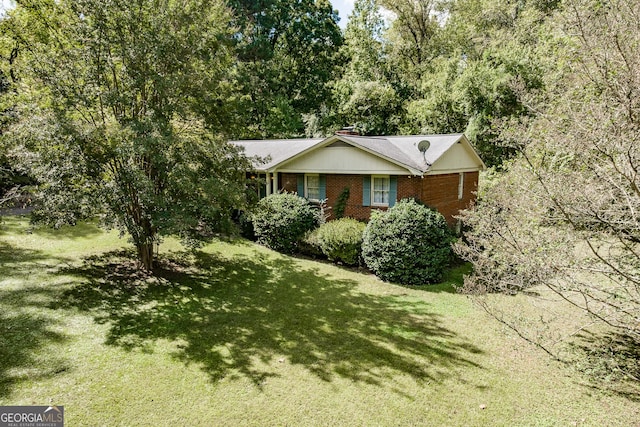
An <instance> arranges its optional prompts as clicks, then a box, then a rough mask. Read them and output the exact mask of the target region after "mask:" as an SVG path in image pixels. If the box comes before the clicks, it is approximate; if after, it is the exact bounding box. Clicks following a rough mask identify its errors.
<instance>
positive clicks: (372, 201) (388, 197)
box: [371, 175, 391, 207]
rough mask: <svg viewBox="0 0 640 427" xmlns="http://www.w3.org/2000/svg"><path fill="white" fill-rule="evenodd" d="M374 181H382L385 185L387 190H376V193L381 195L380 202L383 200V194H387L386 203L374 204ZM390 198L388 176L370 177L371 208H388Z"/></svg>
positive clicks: (389, 180)
mask: <svg viewBox="0 0 640 427" xmlns="http://www.w3.org/2000/svg"><path fill="white" fill-rule="evenodd" d="M376 179H384V180H386V183H387V186H386V187H387V188H386V190H385V189H382V190H377V191H378V192H382V193H383V197H382V200H384V193H385V192H386V194H387V202H386V203H385V202H376V201H375V199H376V185H375V183H376ZM390 197H391V177H390V176H389V175H371V206H387V207H388V206H389V200H390Z"/></svg>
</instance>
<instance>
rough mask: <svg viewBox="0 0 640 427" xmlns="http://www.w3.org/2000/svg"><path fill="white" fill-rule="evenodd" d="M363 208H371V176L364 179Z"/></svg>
mask: <svg viewBox="0 0 640 427" xmlns="http://www.w3.org/2000/svg"><path fill="white" fill-rule="evenodd" d="M362 206H371V176H370V175H365V176H364V177H363V178H362Z"/></svg>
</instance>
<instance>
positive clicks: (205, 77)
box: [4, 0, 249, 269]
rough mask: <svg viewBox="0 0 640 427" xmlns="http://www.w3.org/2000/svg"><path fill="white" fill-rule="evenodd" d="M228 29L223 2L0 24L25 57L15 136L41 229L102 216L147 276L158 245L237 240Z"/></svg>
mask: <svg viewBox="0 0 640 427" xmlns="http://www.w3.org/2000/svg"><path fill="white" fill-rule="evenodd" d="M229 20H230V16H229V12H228V10H227V9H226V7H225V6H224V5H223V4H222V3H221V2H219V1H213V2H210V1H200V0H189V1H186V2H180V3H176V2H173V1H169V0H163V1H160V2H156V1H149V0H141V1H137V2H134V3H132V2H126V1H115V2H110V3H105V2H103V1H100V0H83V1H79V2H67V1H61V2H40V1H36V2H33V4H31V3H30V4H29V7H23V6H22V4H18V7H17V8H16V9H15V10H14V11H13V12H12V13H11V14H10V17H9V18H8V19H7V20H6V21H5V22H4V23H5V24H6V25H7V28H8V29H9V34H10V35H11V37H13V39H14V40H15V42H16V43H18V44H19V47H20V52H23V55H21V56H19V58H18V60H17V61H16V72H17V74H18V75H19V76H21V78H22V81H23V83H24V84H22V85H20V90H21V93H20V96H21V103H20V105H19V107H18V114H19V122H18V123H17V124H16V125H14V126H13V127H12V128H11V132H10V134H11V135H10V136H11V138H12V139H13V141H14V142H15V143H16V145H18V146H21V147H22V148H23V150H24V153H25V154H24V155H23V156H22V160H23V161H24V163H25V165H26V166H28V167H29V170H30V172H31V173H32V174H33V175H34V176H35V178H37V180H38V181H39V183H40V185H39V188H38V190H39V195H40V207H41V209H40V211H39V215H38V217H39V218H40V219H42V220H44V221H45V222H47V223H51V224H53V225H61V224H62V223H75V222H76V221H77V220H78V219H81V218H85V217H87V216H91V215H96V214H99V215H100V216H101V217H102V219H103V220H104V222H105V224H106V225H107V226H109V227H116V228H118V229H119V230H121V232H122V233H123V234H124V233H126V234H128V235H129V236H130V237H131V239H132V240H133V242H134V243H135V245H136V247H137V248H138V251H139V256H140V260H141V263H142V265H144V267H145V268H147V269H151V268H152V265H153V258H154V253H153V248H154V244H156V243H158V242H159V240H160V238H161V236H165V235H169V234H175V235H179V236H180V237H182V238H183V240H184V241H185V242H186V243H188V244H195V243H196V242H198V241H200V240H206V239H208V238H210V237H211V236H212V235H213V233H214V232H217V231H229V230H231V229H232V222H231V220H230V215H231V213H232V211H233V209H234V208H241V207H242V206H243V205H244V204H245V203H246V195H245V171H246V170H247V169H248V167H249V163H248V162H247V161H246V160H245V159H244V158H243V157H242V156H241V155H240V154H239V152H238V150H237V149H236V148H234V147H231V146H230V145H229V144H227V143H226V142H224V139H223V138H221V135H220V132H221V131H222V130H224V129H225V126H226V124H225V122H226V119H227V118H228V114H227V113H228V111H227V107H226V105H225V103H224V100H226V96H227V95H228V93H229V82H228V81H227V76H228V75H229V67H230V66H231V64H232V63H231V59H232V57H231V55H230V47H229V45H228V44H227V42H226V41H225V40H228V39H229V38H230V36H231V31H232V30H231V29H230V27H229Z"/></svg>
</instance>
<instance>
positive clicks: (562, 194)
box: [458, 0, 640, 343]
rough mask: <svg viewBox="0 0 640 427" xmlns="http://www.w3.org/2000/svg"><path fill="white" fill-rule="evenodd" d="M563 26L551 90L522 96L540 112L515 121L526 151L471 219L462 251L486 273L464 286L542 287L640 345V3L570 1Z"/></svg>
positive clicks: (514, 136) (512, 136)
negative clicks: (531, 116)
mask: <svg viewBox="0 0 640 427" xmlns="http://www.w3.org/2000/svg"><path fill="white" fill-rule="evenodd" d="M553 24H554V25H550V26H549V27H548V28H549V33H552V32H555V34H556V36H557V37H556V38H555V40H554V43H553V46H554V50H553V51H550V55H549V60H550V62H552V63H554V64H556V69H555V72H549V73H546V77H545V78H546V80H547V82H546V85H545V87H546V88H547V90H546V91H542V92H539V93H538V94H537V95H536V96H533V95H532V94H527V93H523V101H524V102H526V103H527V104H528V105H531V106H532V108H533V109H534V110H535V111H536V116H535V117H534V118H530V119H528V120H521V121H520V122H519V123H509V126H508V127H506V128H505V135H506V138H505V139H507V140H512V141H514V142H515V143H516V145H514V147H515V148H517V150H518V153H519V156H518V158H517V159H516V160H515V161H514V162H513V163H512V164H511V165H510V166H509V168H508V171H507V173H506V174H505V175H503V176H501V177H500V178H499V179H498V181H497V182H496V183H495V185H492V186H489V187H488V188H487V189H486V191H485V192H484V193H483V194H482V197H481V200H480V203H479V206H478V208H477V209H476V211H475V212H474V213H469V214H468V215H467V216H466V222H467V224H468V225H469V227H470V230H469V232H468V233H467V235H466V240H465V242H466V243H465V244H462V245H460V246H459V247H458V249H459V253H460V254H461V255H462V256H463V257H464V258H465V259H467V260H469V261H471V262H473V264H474V266H475V270H474V274H473V276H471V277H469V278H468V280H467V281H466V284H465V286H466V289H467V291H469V292H472V293H483V292H486V291H501V292H509V293H514V292H519V291H522V290H525V289H527V288H530V287H532V286H541V288H539V289H545V288H546V289H547V290H549V291H551V292H552V293H553V294H555V295H557V296H559V297H560V298H561V299H562V300H563V301H565V302H566V303H568V304H572V305H574V306H576V307H578V308H580V309H582V310H584V311H585V312H587V313H588V314H589V316H590V318H591V319H592V320H595V321H598V322H604V323H606V324H608V325H610V326H613V327H614V328H617V330H618V331H619V332H621V333H622V334H623V335H626V336H627V337H630V338H632V339H633V340H634V341H635V342H636V343H639V342H640V323H639V322H638V319H640V148H639V140H640V139H639V138H640V93H639V91H640V51H639V50H638V49H637V46H639V45H640V15H638V13H637V3H636V2H635V1H631V0H611V1H608V2H606V3H602V2H598V1H591V0H566V2H565V4H564V10H563V11H562V13H561V14H559V16H558V17H557V19H555V20H554V21H553ZM480 301H482V302H483V304H484V305H485V307H486V308H487V309H488V310H489V311H491V312H493V313H494V314H498V315H500V314H499V313H497V307H493V306H491V304H490V300H488V299H484V298H480ZM504 320H506V321H514V319H513V318H510V319H504ZM512 324H513V323H512Z"/></svg>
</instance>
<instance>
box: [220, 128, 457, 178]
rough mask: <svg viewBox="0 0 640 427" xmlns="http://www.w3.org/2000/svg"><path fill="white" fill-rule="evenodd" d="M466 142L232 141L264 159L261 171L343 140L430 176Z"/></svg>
mask: <svg viewBox="0 0 640 427" xmlns="http://www.w3.org/2000/svg"><path fill="white" fill-rule="evenodd" d="M463 138H464V134H461V133H457V134H448V135H407V136H354V135H332V136H330V137H328V138H315V139H280V140H252V141H231V142H232V143H233V144H237V145H240V146H242V147H244V149H245V153H246V155H247V156H248V157H251V158H254V157H258V158H263V159H265V160H266V161H265V162H263V163H260V162H258V161H257V159H254V165H255V166H256V169H258V170H270V169H273V168H275V167H278V166H279V165H282V164H283V163H286V162H287V161H288V160H290V159H292V158H294V157H296V156H298V155H300V154H302V153H304V152H306V151H310V150H312V149H313V148H314V147H316V146H322V145H326V144H330V143H331V142H334V141H337V140H340V141H343V142H346V143H348V144H351V145H353V146H355V147H358V148H360V149H362V150H364V151H367V152H370V153H372V154H374V155H377V156H379V157H381V158H384V159H386V160H388V161H391V162H392V163H395V164H397V165H399V166H402V167H405V168H407V169H408V170H411V171H417V172H420V173H424V172H427V170H428V169H429V167H430V166H431V165H432V164H434V163H435V162H436V161H437V160H438V159H439V158H440V157H441V156H442V155H444V153H446V152H447V150H449V149H450V148H451V147H452V146H453V145H454V144H455V143H457V142H458V141H460V140H461V139H463ZM424 140H427V141H429V143H430V146H429V149H428V150H427V151H426V152H424V153H422V152H421V151H420V150H419V148H418V144H419V143H420V141H424Z"/></svg>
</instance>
